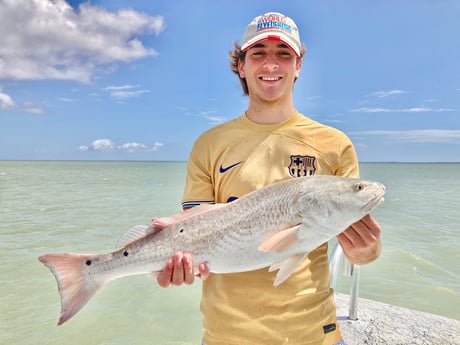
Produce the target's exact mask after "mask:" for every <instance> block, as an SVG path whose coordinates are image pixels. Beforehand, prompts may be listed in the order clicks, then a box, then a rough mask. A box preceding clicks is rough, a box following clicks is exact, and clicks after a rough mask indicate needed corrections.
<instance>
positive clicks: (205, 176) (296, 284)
mask: <svg viewBox="0 0 460 345" xmlns="http://www.w3.org/2000/svg"><path fill="white" fill-rule="evenodd" d="M304 53H305V48H304V47H303V46H302V45H301V43H300V38H299V33H298V29H297V26H296V24H295V23H294V21H293V20H292V19H290V18H289V17H286V16H284V15H282V14H280V13H266V14H264V15H261V16H259V17H256V18H255V19H254V20H253V21H252V22H251V23H250V24H249V26H248V27H247V29H246V32H245V34H244V36H243V40H242V45H241V47H239V46H238V45H236V46H235V50H234V51H233V53H232V54H231V65H232V69H233V71H234V72H235V73H236V74H237V75H238V76H239V78H240V81H241V84H242V86H243V91H244V93H245V94H247V95H248V96H249V105H248V108H247V110H246V111H245V112H244V114H242V115H241V116H240V117H238V118H236V119H234V120H232V121H229V122H227V123H224V124H222V125H220V126H217V127H215V128H213V129H211V130H209V131H207V132H205V133H204V134H202V135H201V136H200V138H199V139H198V140H197V141H196V142H195V145H194V147H193V150H192V152H191V155H190V160H189V163H188V168H187V169H188V171H187V180H186V186H185V191H184V198H183V207H184V209H186V208H188V207H192V206H195V205H198V204H202V203H224V202H231V201H232V200H234V199H235V198H239V197H241V196H243V195H245V194H246V193H249V192H251V191H253V190H255V189H258V188H261V187H263V186H266V185H269V184H272V183H274V182H277V181H280V180H285V179H290V178H297V177H300V176H306V175H307V176H313V175H341V176H349V177H358V175H359V170H358V161H357V158H356V154H355V150H354V148H353V145H352V143H351V142H350V140H349V139H348V138H347V137H346V136H345V134H343V133H342V132H340V131H338V130H337V129H334V128H331V127H328V126H325V125H322V124H320V123H318V122H315V121H313V120H311V119H309V118H307V117H305V116H303V115H302V114H300V113H298V112H297V111H296V109H295V108H294V106H293V99H292V98H293V97H292V96H293V95H292V93H293V86H294V82H295V80H296V79H297V78H298V77H299V73H300V69H301V66H302V56H303V54H304ZM379 238H380V227H379V225H378V224H377V223H376V222H375V221H374V219H373V218H372V217H370V216H366V217H365V218H363V219H362V220H361V221H359V222H357V223H355V224H354V225H352V226H351V227H349V228H348V229H346V230H345V231H344V232H343V233H342V234H340V235H339V236H338V240H339V242H340V244H341V245H342V247H343V250H344V253H345V254H346V256H347V257H348V258H349V259H350V260H351V261H352V262H354V263H356V264H364V263H367V262H371V261H373V260H375V259H376V258H377V257H378V255H379V254H380V248H381V243H380V239H379ZM192 260H193V258H192V256H191V255H190V254H187V253H176V254H175V255H174V257H173V258H172V259H171V260H170V261H168V262H167V263H166V266H165V270H164V272H163V273H162V274H161V275H160V276H159V277H158V282H159V284H160V286H162V287H167V286H169V285H181V284H191V283H193V281H194V273H195V272H193V266H192ZM199 270H200V272H199V275H200V276H201V278H202V279H203V280H204V281H203V297H202V303H201V311H202V313H203V326H204V337H203V343H204V344H207V345H219V344H226V345H230V344H231V345H236V344H238V345H242V344H251V345H255V344H264V345H266V344H315V345H319V344H325V345H332V344H342V343H343V342H342V340H341V334H340V331H339V329H338V324H337V320H336V307H335V304H334V301H333V291H331V289H330V288H329V280H330V272H329V265H328V256H327V244H323V245H321V246H320V247H318V248H317V249H315V250H314V251H312V252H311V253H310V254H309V255H308V257H307V258H306V259H305V260H304V262H303V263H302V265H301V267H300V268H299V269H298V270H297V271H296V272H295V273H294V274H293V275H292V276H291V277H290V278H289V279H288V280H287V281H285V282H284V283H283V284H281V285H280V286H278V287H277V288H274V287H273V280H274V276H275V274H276V272H271V273H270V272H268V269H261V270H256V271H251V272H245V273H237V274H209V270H208V268H207V267H206V265H205V264H204V263H202V264H200V266H199Z"/></svg>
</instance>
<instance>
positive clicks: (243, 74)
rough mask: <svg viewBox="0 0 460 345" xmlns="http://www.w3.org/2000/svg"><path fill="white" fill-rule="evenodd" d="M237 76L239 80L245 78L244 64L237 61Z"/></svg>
mask: <svg viewBox="0 0 460 345" xmlns="http://www.w3.org/2000/svg"><path fill="white" fill-rule="evenodd" d="M238 74H239V75H240V78H246V74H245V73H244V62H242V61H241V60H240V59H238Z"/></svg>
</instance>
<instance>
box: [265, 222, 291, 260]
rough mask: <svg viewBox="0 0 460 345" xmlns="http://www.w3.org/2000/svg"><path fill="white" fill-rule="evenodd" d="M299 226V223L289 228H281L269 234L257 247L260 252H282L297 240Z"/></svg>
mask: <svg viewBox="0 0 460 345" xmlns="http://www.w3.org/2000/svg"><path fill="white" fill-rule="evenodd" d="M299 228H300V225H296V226H293V227H291V228H288V229H285V230H282V231H279V232H277V233H276V234H274V235H273V236H270V237H269V238H268V239H266V240H265V241H263V242H262V243H261V244H260V245H259V247H258V249H259V250H260V251H262V252H269V251H273V252H278V253H279V252H283V251H285V250H286V249H289V248H290V247H291V246H292V245H293V244H295V243H297V241H298V240H299V236H298V233H299Z"/></svg>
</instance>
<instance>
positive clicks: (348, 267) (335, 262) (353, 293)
mask: <svg viewBox="0 0 460 345" xmlns="http://www.w3.org/2000/svg"><path fill="white" fill-rule="evenodd" d="M342 260H344V270H343V275H345V276H350V277H351V288H350V306H349V309H348V319H349V320H358V299H359V277H360V272H359V266H358V265H354V264H353V263H351V261H350V260H348V259H347V257H346V256H345V255H343V250H342V247H341V246H340V244H339V243H337V244H336V245H335V247H334V249H333V251H332V254H331V258H330V261H329V267H330V270H331V288H333V289H335V286H336V283H337V276H338V273H339V266H340V263H341V261H342Z"/></svg>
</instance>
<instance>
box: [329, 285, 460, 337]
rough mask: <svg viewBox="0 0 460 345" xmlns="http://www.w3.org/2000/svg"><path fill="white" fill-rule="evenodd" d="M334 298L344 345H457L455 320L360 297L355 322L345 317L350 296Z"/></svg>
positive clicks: (458, 330)
mask: <svg viewBox="0 0 460 345" xmlns="http://www.w3.org/2000/svg"><path fill="white" fill-rule="evenodd" d="M335 298H336V303H337V318H338V322H339V325H340V330H341V332H342V335H343V339H344V340H345V342H346V343H347V344H348V345H373V344H376V345H386V344H388V345H390V344H391V345H409V344H411V345H412V344H417V345H419V344H420V345H438V344H439V345H441V344H442V345H460V321H459V320H455V319H449V318H446V317H442V316H439V315H434V314H429V313H424V312H420V311H416V310H412V309H407V308H402V307H397V306H394V305H390V304H385V303H381V302H376V301H373V300H369V299H365V298H362V297H360V298H359V302H358V312H357V318H358V319H357V320H355V321H353V320H350V319H349V318H348V315H349V309H348V308H349V300H350V297H349V296H348V295H345V294H336V296H335ZM453 307H454V306H453ZM457 307H458V306H457Z"/></svg>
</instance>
